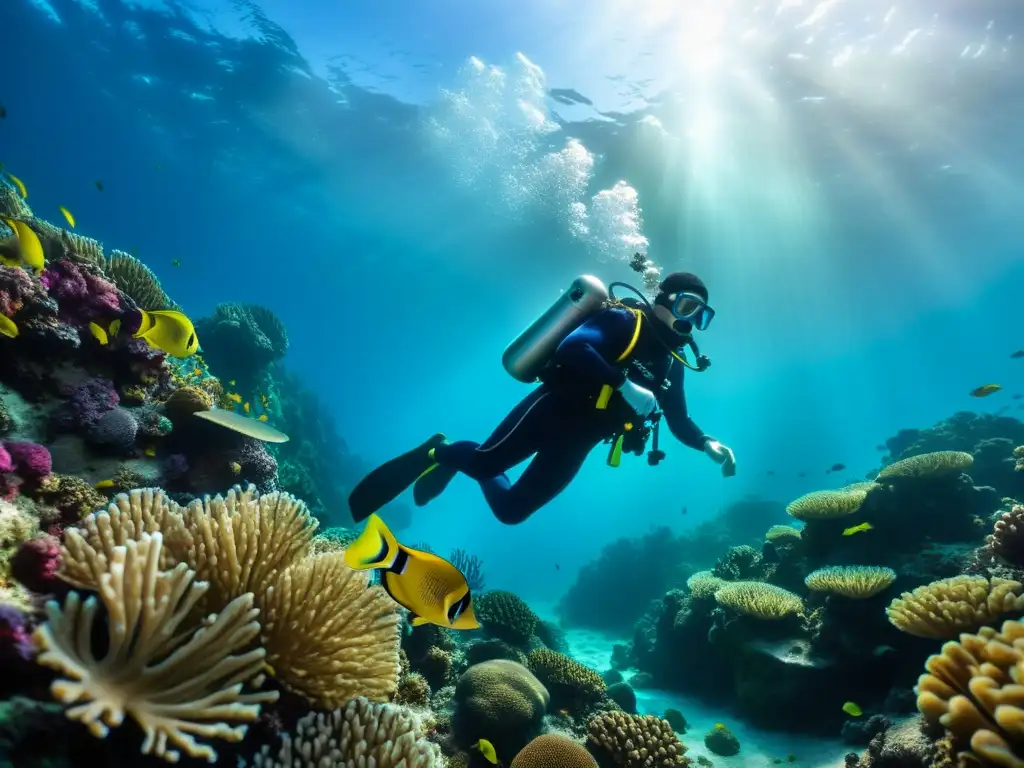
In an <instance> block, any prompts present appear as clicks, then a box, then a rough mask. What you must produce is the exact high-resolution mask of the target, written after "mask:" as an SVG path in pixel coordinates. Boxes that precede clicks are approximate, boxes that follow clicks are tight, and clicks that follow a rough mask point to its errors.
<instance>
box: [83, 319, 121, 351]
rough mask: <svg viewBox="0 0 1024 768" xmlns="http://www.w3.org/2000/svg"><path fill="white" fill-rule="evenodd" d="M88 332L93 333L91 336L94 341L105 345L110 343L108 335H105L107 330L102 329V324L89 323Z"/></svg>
mask: <svg viewBox="0 0 1024 768" xmlns="http://www.w3.org/2000/svg"><path fill="white" fill-rule="evenodd" d="M114 322H115V323H116V322H117V320H115V321H114ZM89 333H91V334H92V335H93V338H94V339H96V341H98V342H99V343H100V344H104V345H105V344H108V343H110V337H109V336H107V332H106V331H105V330H103V326H101V325H99V324H97V323H89Z"/></svg>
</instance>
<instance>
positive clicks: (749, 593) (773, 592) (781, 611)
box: [715, 581, 803, 620]
mask: <svg viewBox="0 0 1024 768" xmlns="http://www.w3.org/2000/svg"><path fill="white" fill-rule="evenodd" d="M715 601H716V602H717V603H718V604H719V605H721V606H724V607H726V608H731V609H732V610H734V611H739V612H740V613H743V614H746V615H747V616H754V617H755V618H758V619H772V620H774V619H782V618H785V617H786V616H789V615H790V614H794V613H799V612H801V611H802V610H803V601H801V600H800V598H799V597H798V596H797V595H794V594H793V593H792V592H790V591H788V590H785V589H783V588H782V587H776V586H775V585H773V584H764V583H762V582H760V581H736V582H727V583H726V584H725V585H723V586H722V587H721V588H719V589H718V591H716V592H715Z"/></svg>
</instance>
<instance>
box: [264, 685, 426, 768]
mask: <svg viewBox="0 0 1024 768" xmlns="http://www.w3.org/2000/svg"><path fill="white" fill-rule="evenodd" d="M422 730H423V727H422V725H421V723H420V721H419V720H418V719H417V718H416V715H415V714H413V713H412V712H411V711H409V710H408V709H405V708H404V707H400V706H397V705H394V704H374V703H372V702H370V701H369V700H367V699H365V698H358V699H354V700H352V701H350V702H349V703H348V704H347V705H346V706H345V707H344V708H338V709H335V710H334V711H332V712H328V713H326V714H324V713H317V712H310V713H309V714H308V715H306V716H305V717H303V718H302V719H300V720H299V722H298V723H297V725H296V728H295V733H294V734H290V735H289V734H285V735H284V736H282V739H281V748H280V750H279V751H278V753H277V755H275V756H271V750H270V748H269V747H266V746H264V747H263V749H262V752H261V753H260V754H258V755H256V756H255V757H254V758H253V761H252V765H253V766H254V767H255V768H330V767H331V766H348V767H350V768H441V765H442V758H441V751H440V749H439V748H438V746H437V745H436V744H433V743H431V742H429V741H427V740H426V739H425V738H424V737H423V733H422Z"/></svg>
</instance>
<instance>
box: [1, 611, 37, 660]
mask: <svg viewBox="0 0 1024 768" xmlns="http://www.w3.org/2000/svg"><path fill="white" fill-rule="evenodd" d="M34 653H35V645H34V644H33V643H32V628H31V625H30V623H29V616H28V614H26V613H24V612H23V611H21V610H19V609H18V608H16V607H15V606H13V605H11V604H10V603H0V660H3V661H5V662H8V663H9V662H12V661H16V660H18V659H21V660H24V661H28V660H30V659H31V658H32V656H33V654H34Z"/></svg>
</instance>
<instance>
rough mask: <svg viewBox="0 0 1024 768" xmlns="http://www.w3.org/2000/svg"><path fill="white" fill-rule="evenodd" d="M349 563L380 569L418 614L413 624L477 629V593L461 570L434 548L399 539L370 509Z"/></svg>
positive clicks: (394, 593)
mask: <svg viewBox="0 0 1024 768" xmlns="http://www.w3.org/2000/svg"><path fill="white" fill-rule="evenodd" d="M345 564H346V565H347V566H348V567H349V568H354V569H356V570H379V571H381V579H380V583H381V586H383V587H384V589H385V590H386V591H387V593H388V595H390V596H391V599H392V600H394V601H395V602H396V603H398V604H399V605H401V606H402V607H404V608H407V609H408V610H409V611H410V612H411V613H412V614H413V620H412V625H413V626H414V627H418V626H420V625H421V624H436V625H438V626H439V627H447V628H449V629H477V628H478V627H479V626H480V622H478V621H477V619H476V614H475V613H474V610H473V596H472V594H471V592H470V589H469V584H467V583H466V577H465V576H464V575H463V573H462V571H460V570H459V569H458V568H456V567H455V566H454V565H452V564H451V563H449V562H448V561H447V560H444V559H442V558H440V557H438V556H437V555H435V554H433V553H432V552H423V551H421V550H418V549H410V548H409V547H406V546H403V545H402V544H399V543H398V540H397V539H396V538H395V536H394V534H392V533H391V531H389V530H388V527H387V526H386V525H385V524H384V521H383V520H381V519H380V517H378V516H377V515H370V517H369V518H368V519H367V521H366V527H365V528H363V532H362V533H360V534H359V538H357V539H356V540H355V541H353V542H352V543H351V544H350V545H349V546H348V547H347V548H346V549H345Z"/></svg>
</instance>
